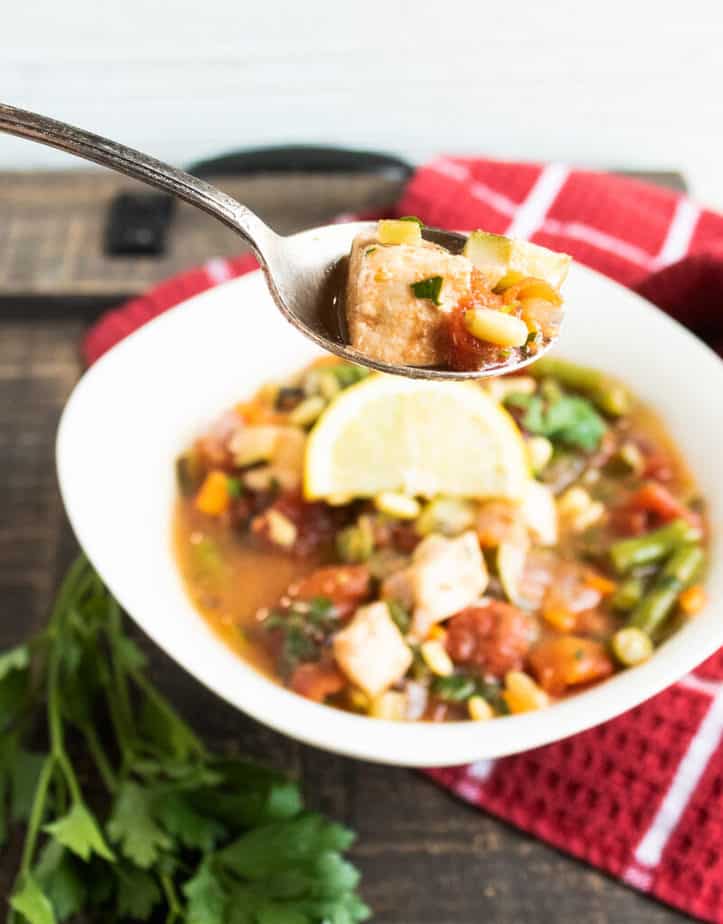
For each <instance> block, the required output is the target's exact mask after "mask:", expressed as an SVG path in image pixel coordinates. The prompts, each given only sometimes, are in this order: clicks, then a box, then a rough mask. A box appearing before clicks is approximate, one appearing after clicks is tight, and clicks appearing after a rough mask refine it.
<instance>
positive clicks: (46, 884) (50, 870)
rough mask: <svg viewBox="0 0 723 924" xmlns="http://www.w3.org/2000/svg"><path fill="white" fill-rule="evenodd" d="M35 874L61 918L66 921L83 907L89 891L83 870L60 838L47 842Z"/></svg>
mask: <svg viewBox="0 0 723 924" xmlns="http://www.w3.org/2000/svg"><path fill="white" fill-rule="evenodd" d="M33 875H34V877H35V880H36V882H37V883H38V885H39V886H40V888H41V889H42V891H43V892H44V894H45V895H47V897H48V899H49V900H50V904H51V905H52V906H53V911H54V912H55V917H56V918H57V920H58V921H65V920H66V919H67V918H69V917H72V915H74V914H77V913H78V912H79V911H80V910H81V909H82V908H83V905H84V903H85V900H86V895H87V889H86V886H85V883H84V881H83V874H82V873H81V870H80V868H79V866H78V864H77V862H76V861H74V860H73V858H72V856H71V855H70V853H69V852H68V851H67V850H65V849H64V847H63V846H62V845H61V844H60V843H59V842H58V841H55V840H50V841H48V843H47V844H46V845H45V847H44V848H43V851H42V853H41V855H40V859H39V861H38V864H37V866H36V867H35V869H34V870H33Z"/></svg>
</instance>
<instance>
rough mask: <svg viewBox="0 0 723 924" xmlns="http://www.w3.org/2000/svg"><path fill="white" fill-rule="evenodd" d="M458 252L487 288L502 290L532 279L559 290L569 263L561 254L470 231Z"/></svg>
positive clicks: (506, 238)
mask: <svg viewBox="0 0 723 924" xmlns="http://www.w3.org/2000/svg"><path fill="white" fill-rule="evenodd" d="M462 252H463V254H464V255H465V257H467V259H468V260H470V261H471V262H472V263H473V264H474V265H475V266H476V267H477V269H478V270H479V271H480V272H481V273H483V274H484V276H485V277H486V278H487V281H488V284H489V285H490V286H500V285H501V286H502V287H503V288H506V287H507V286H508V285H512V284H513V283H515V282H518V281H519V280H520V279H523V278H524V277H526V276H533V277H535V278H536V279H544V280H545V282H548V283H549V284H550V285H551V286H552V287H553V289H559V288H560V286H561V285H562V284H563V282H564V281H565V278H566V276H567V272H568V269H569V268H570V263H571V262H572V258H571V257H569V256H568V255H567V254H565V253H557V252H556V251H554V250H548V249H547V247H540V246H539V245H538V244H531V243H530V242H529V241H516V240H513V239H512V238H509V237H504V236H503V235H501V234H490V233H489V232H488V231H473V232H472V234H470V236H469V237H468V238H467V243H466V244H465V246H464V250H463V251H462Z"/></svg>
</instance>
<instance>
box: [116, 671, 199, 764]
mask: <svg viewBox="0 0 723 924" xmlns="http://www.w3.org/2000/svg"><path fill="white" fill-rule="evenodd" d="M130 675H131V677H132V678H133V680H134V682H135V683H136V685H137V686H138V688H139V689H140V690H141V691H142V692H143V693H144V694H145V696H147V697H148V699H149V700H151V701H152V702H153V704H154V705H155V706H156V708H157V709H158V711H159V712H162V713H163V714H164V715H165V717H166V718H167V719H168V721H169V723H170V724H172V725H175V726H176V727H178V728H182V729H183V732H184V734H185V736H186V737H187V738H188V740H189V741H190V742H191V743H192V745H193V748H194V750H195V751H196V753H197V754H198V755H199V756H200V757H203V756H205V754H206V748H205V746H204V744H203V742H202V741H201V739H200V738H199V737H198V736H197V735H196V733H195V732H194V731H193V730H192V729H191V727H190V725H188V724H187V723H186V722H184V721H183V719H182V718H181V717H180V716H179V715H178V713H177V712H176V710H175V709H174V708H173V706H171V704H170V703H169V702H168V700H167V699H166V698H165V696H163V694H162V693H161V692H160V691H159V690H157V689H156V687H155V686H154V685H153V684H152V683H151V682H150V681H149V680H148V678H147V677H146V676H145V675H144V674H143V673H141V671H139V670H134V671H131V672H130Z"/></svg>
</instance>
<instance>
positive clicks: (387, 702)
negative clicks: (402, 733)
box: [369, 690, 407, 722]
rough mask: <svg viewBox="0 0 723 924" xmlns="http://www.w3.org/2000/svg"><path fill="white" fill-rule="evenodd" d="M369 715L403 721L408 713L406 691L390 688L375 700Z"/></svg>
mask: <svg viewBox="0 0 723 924" xmlns="http://www.w3.org/2000/svg"><path fill="white" fill-rule="evenodd" d="M369 715H371V716H374V718H375V719H387V720H389V721H392V722H403V721H404V719H405V718H406V715H407V697H406V696H405V695H404V693H398V692H397V691H395V690H388V691H387V692H386V693H382V695H381V696H377V698H376V699H375V700H373V702H372V704H371V707H370V709H369Z"/></svg>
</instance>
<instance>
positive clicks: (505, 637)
mask: <svg viewBox="0 0 723 924" xmlns="http://www.w3.org/2000/svg"><path fill="white" fill-rule="evenodd" d="M531 630H532V626H531V623H530V618H529V617H528V615H527V614H526V613H524V612H523V611H522V610H520V609H518V608H517V607H516V606H511V605H510V604H509V603H503V602H502V601H500V600H490V601H489V602H488V603H486V604H484V605H480V606H470V607H467V608H466V609H464V610H462V611H461V612H459V613H457V614H456V615H455V616H453V617H452V618H451V619H450V620H449V622H448V623H447V639H446V647H447V652H448V653H449V656H450V657H451V658H452V660H453V661H455V662H456V663H457V664H466V665H469V666H470V667H475V668H477V670H479V672H480V674H482V675H490V676H493V677H504V675H505V674H506V673H507V671H513V670H519V669H520V668H521V667H522V664H523V662H524V659H525V656H526V655H527V652H528V650H529V648H530V640H531Z"/></svg>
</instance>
